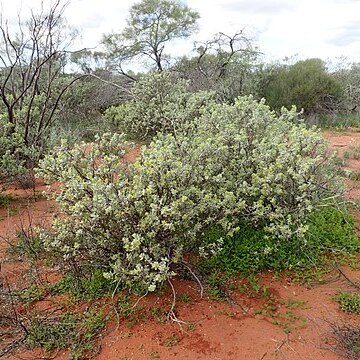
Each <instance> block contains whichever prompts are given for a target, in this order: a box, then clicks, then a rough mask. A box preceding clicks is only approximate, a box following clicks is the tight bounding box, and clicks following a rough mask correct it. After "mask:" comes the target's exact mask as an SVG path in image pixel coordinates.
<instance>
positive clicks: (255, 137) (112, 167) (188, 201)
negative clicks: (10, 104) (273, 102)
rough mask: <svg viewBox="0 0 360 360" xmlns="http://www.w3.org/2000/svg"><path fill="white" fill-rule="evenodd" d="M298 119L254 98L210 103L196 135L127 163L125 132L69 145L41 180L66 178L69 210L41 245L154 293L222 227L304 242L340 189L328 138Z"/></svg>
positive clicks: (63, 198) (44, 166) (47, 162)
mask: <svg viewBox="0 0 360 360" xmlns="http://www.w3.org/2000/svg"><path fill="white" fill-rule="evenodd" d="M296 118H297V114H296V113H295V112H294V111H284V112H283V114H282V115H281V116H280V117H279V118H277V117H276V116H275V115H274V113H272V112H271V111H270V110H269V108H268V107H267V106H265V105H264V103H257V102H255V101H254V100H253V99H252V98H239V99H237V101H236V102H235V104H234V105H213V106H211V107H209V108H208V109H207V110H206V112H204V114H203V115H202V117H201V118H200V119H198V120H197V121H194V123H193V128H192V133H190V132H189V133H188V135H185V134H183V133H179V134H177V135H176V136H174V135H172V134H159V135H158V136H157V137H156V138H155V139H154V141H153V142H152V143H151V144H150V145H149V146H148V147H143V149H142V154H141V157H140V159H139V160H138V161H136V162H135V163H134V164H128V165H126V164H124V162H123V161H121V157H122V156H123V155H124V153H125V149H126V146H128V145H126V143H125V142H124V136H121V135H114V136H110V135H108V134H107V135H104V136H103V137H102V138H98V139H97V141H95V142H94V144H93V145H92V147H91V150H90V151H89V146H88V145H86V144H82V145H77V146H75V147H74V148H71V147H69V146H68V145H67V144H66V143H64V144H63V145H62V147H61V148H59V149H56V150H55V155H53V156H47V157H46V158H45V159H44V160H43V161H42V162H41V163H40V171H39V174H40V175H42V176H44V177H45V179H46V180H47V181H60V182H61V192H60V194H55V195H54V196H55V198H56V199H57V201H58V202H59V203H60V205H61V208H62V210H63V211H64V213H65V214H66V216H65V217H60V218H58V219H56V220H55V223H54V226H53V231H52V234H43V235H42V236H43V240H44V241H45V244H46V245H47V246H48V247H49V248H51V249H53V250H55V251H58V252H60V253H61V254H62V255H63V257H64V258H65V260H74V261H76V262H77V263H79V264H81V263H82V262H85V263H87V264H91V265H92V266H98V267H103V268H104V271H105V272H106V276H107V277H111V278H114V279H115V280H116V281H118V282H119V284H121V285H125V286H127V287H128V288H134V287H136V288H137V289H139V287H140V288H143V289H144V290H148V291H152V290H154V289H155V288H156V287H157V286H158V285H159V284H161V283H162V282H163V281H164V280H165V279H167V278H168V277H169V276H171V275H172V274H173V271H172V265H174V264H176V263H179V262H180V261H181V260H182V256H183V253H184V252H185V251H188V250H189V249H190V248H191V247H192V246H193V245H194V243H195V242H196V240H197V239H198V238H199V236H200V235H201V234H204V233H205V232H206V231H207V229H208V228H209V227H211V226H213V225H214V224H215V225H217V226H219V227H220V228H221V229H222V230H223V231H224V233H225V235H226V236H231V235H233V234H234V233H236V232H237V231H239V228H240V226H241V224H247V225H251V226H254V227H256V228H263V229H264V232H265V233H266V234H268V235H271V236H273V237H276V238H278V239H279V240H283V241H285V240H287V239H290V238H292V237H296V238H303V237H304V234H305V233H306V231H307V229H308V226H307V223H306V220H307V218H308V216H309V214H310V213H311V212H312V211H313V209H314V208H316V207H317V205H319V204H320V203H321V202H322V201H323V198H324V197H325V196H326V195H327V194H328V193H331V194H333V193H334V191H335V190H334V189H335V188H337V186H338V183H337V182H336V178H335V179H333V178H332V176H330V175H329V174H328V172H327V171H326V169H327V167H326V165H325V144H324V141H323V139H322V136H321V134H320V133H319V132H317V131H315V130H309V129H306V128H305V127H304V126H302V125H301V124H295V123H294V121H295V119H296ZM119 157H120V160H119ZM220 240H221V239H220ZM201 245H202V244H199V246H201ZM218 247H221V241H218V242H217V243H215V244H211V245H210V251H213V252H216V251H217V248H218ZM208 250H209V246H208V244H207V248H206V249H205V248H204V252H206V251H208Z"/></svg>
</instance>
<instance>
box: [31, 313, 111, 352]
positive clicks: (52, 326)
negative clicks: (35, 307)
mask: <svg viewBox="0 0 360 360" xmlns="http://www.w3.org/2000/svg"><path fill="white" fill-rule="evenodd" d="M104 326H105V315H104V313H103V312H102V311H101V310H99V309H92V310H90V311H88V312H85V313H83V314H80V315H74V314H71V313H65V314H61V315H55V316H47V317H45V316H33V317H32V318H31V319H30V324H29V327H28V336H27V338H26V342H27V345H28V346H29V347H30V348H35V347H41V348H42V349H44V350H45V351H46V352H52V351H54V350H59V349H69V350H70V351H71V355H72V358H73V359H80V358H82V357H83V354H84V353H86V352H88V351H91V350H93V347H94V340H95V338H96V337H97V335H98V334H99V332H100V330H101V329H102V328H103V327H104Z"/></svg>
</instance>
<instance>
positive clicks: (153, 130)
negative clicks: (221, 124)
mask: <svg viewBox="0 0 360 360" xmlns="http://www.w3.org/2000/svg"><path fill="white" fill-rule="evenodd" d="M132 95H133V100H131V101H128V102H126V103H124V104H122V105H119V106H112V107H110V108H109V109H108V110H107V111H106V113H105V119H106V121H107V122H108V123H109V124H110V125H111V128H115V129H116V130H118V131H120V132H124V133H126V134H127V135H128V136H129V137H130V138H131V139H135V140H138V141H147V140H151V139H152V138H153V137H154V136H155V135H156V134H158V133H171V134H175V133H176V132H177V131H180V130H182V131H183V130H184V129H185V128H186V125H187V124H190V123H192V122H193V121H194V119H195V118H196V117H198V116H199V115H200V113H201V109H202V108H203V107H204V105H206V104H208V103H209V102H211V101H212V100H211V99H212V98H213V96H214V93H213V92H209V91H199V92H196V93H191V92H190V89H189V82H188V81H186V80H183V79H179V78H177V77H176V75H175V74H174V73H170V72H166V71H163V72H161V73H150V74H147V75H145V76H143V77H142V78H141V79H140V80H139V81H138V82H136V83H135V85H134V88H133V89H132Z"/></svg>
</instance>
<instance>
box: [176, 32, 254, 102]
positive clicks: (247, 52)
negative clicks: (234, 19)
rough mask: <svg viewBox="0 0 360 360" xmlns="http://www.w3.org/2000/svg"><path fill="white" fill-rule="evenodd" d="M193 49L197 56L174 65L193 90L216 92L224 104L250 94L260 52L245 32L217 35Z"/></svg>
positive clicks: (196, 43)
mask: <svg viewBox="0 0 360 360" xmlns="http://www.w3.org/2000/svg"><path fill="white" fill-rule="evenodd" d="M195 49H196V52H197V55H196V56H194V57H192V58H190V59H189V58H187V57H183V58H181V59H180V60H179V61H178V62H177V64H176V65H175V69H176V70H177V71H179V72H180V73H181V76H182V77H183V78H185V79H188V80H190V82H191V88H192V89H193V90H195V91H197V90H209V89H211V90H215V91H216V92H217V95H218V98H219V99H221V100H225V101H232V100H233V99H234V98H235V97H237V96H240V95H244V94H249V93H253V92H252V91H251V89H252V88H253V86H252V85H251V86H250V84H251V83H252V80H250V79H251V78H252V77H253V76H252V75H253V73H254V69H255V68H256V66H257V60H258V56H259V52H258V51H257V50H256V49H255V48H254V47H253V44H252V41H251V39H250V38H249V37H248V36H246V35H245V33H244V30H242V31H240V32H238V33H236V34H234V35H227V34H224V33H218V34H216V35H215V36H214V37H213V38H212V39H211V40H207V41H204V42H195ZM250 88H251V89H250Z"/></svg>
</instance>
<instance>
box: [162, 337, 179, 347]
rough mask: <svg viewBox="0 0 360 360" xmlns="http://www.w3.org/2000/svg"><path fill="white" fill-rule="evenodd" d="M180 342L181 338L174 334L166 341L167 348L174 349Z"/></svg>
mask: <svg viewBox="0 0 360 360" xmlns="http://www.w3.org/2000/svg"><path fill="white" fill-rule="evenodd" d="M179 341H180V337H179V335H177V334H173V335H171V336H169V337H168V338H167V339H165V342H164V343H165V346H166V347H168V348H172V347H174V346H176V345H177V344H178V343H179Z"/></svg>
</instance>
